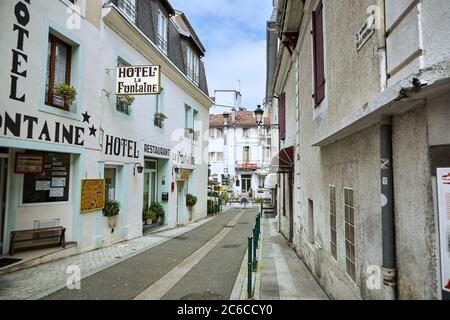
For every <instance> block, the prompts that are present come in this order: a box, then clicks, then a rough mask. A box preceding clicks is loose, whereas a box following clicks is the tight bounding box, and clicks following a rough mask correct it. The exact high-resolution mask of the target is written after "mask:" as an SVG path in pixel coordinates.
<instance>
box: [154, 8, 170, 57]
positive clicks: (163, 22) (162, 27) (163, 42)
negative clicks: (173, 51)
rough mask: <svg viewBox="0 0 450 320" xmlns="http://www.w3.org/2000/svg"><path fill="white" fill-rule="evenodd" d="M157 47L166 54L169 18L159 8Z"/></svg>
mask: <svg viewBox="0 0 450 320" xmlns="http://www.w3.org/2000/svg"><path fill="white" fill-rule="evenodd" d="M160 31H161V32H162V33H161V32H160ZM156 36H157V41H156V43H157V45H158V47H159V48H160V49H161V50H162V51H163V52H164V53H165V54H167V52H168V44H169V18H168V17H167V16H166V15H165V14H164V11H163V10H161V8H158V21H157V35H156Z"/></svg>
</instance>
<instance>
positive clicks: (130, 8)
mask: <svg viewBox="0 0 450 320" xmlns="http://www.w3.org/2000/svg"><path fill="white" fill-rule="evenodd" d="M109 2H111V3H113V4H114V5H115V6H116V7H117V8H119V9H120V10H121V11H122V12H123V13H124V14H125V15H126V16H127V17H128V18H130V19H131V20H132V21H133V22H136V6H135V3H136V1H131V0H110V1H109Z"/></svg>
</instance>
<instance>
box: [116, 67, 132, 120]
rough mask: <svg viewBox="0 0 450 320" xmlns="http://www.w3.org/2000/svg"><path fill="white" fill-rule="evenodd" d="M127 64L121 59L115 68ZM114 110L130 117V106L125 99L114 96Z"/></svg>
mask: <svg viewBox="0 0 450 320" xmlns="http://www.w3.org/2000/svg"><path fill="white" fill-rule="evenodd" d="M129 65H130V64H129V63H126V62H125V61H124V60H122V59H121V58H118V59H117V66H118V67H126V66H129ZM116 110H117V111H119V112H122V113H125V114H126V115H130V114H131V105H129V104H128V103H127V102H126V99H125V97H123V96H116Z"/></svg>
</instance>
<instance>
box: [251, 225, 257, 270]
mask: <svg viewBox="0 0 450 320" xmlns="http://www.w3.org/2000/svg"><path fill="white" fill-rule="evenodd" d="M257 241H258V240H257V238H256V229H253V260H252V261H253V271H256V266H257V264H258V261H257V259H256V249H257Z"/></svg>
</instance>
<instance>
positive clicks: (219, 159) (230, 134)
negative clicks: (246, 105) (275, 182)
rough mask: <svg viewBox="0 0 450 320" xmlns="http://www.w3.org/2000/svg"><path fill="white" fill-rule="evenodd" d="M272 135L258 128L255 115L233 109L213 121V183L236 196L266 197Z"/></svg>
mask: <svg viewBox="0 0 450 320" xmlns="http://www.w3.org/2000/svg"><path fill="white" fill-rule="evenodd" d="M269 132H270V131H266V130H263V129H261V128H258V126H257V124H256V118H255V115H254V113H253V112H251V111H245V110H239V111H236V110H235V109H232V110H231V112H225V113H224V114H218V115H210V117H209V141H210V142H209V163H210V166H211V168H210V169H211V179H212V180H215V181H217V182H219V183H221V185H222V186H225V187H229V190H230V191H232V192H233V193H234V194H235V195H238V196H243V195H249V196H251V197H260V198H262V197H265V196H266V190H265V188H264V181H265V177H266V176H267V175H268V173H269V172H268V171H267V170H266V168H267V167H269V166H270V159H271V157H270V134H269Z"/></svg>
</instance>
